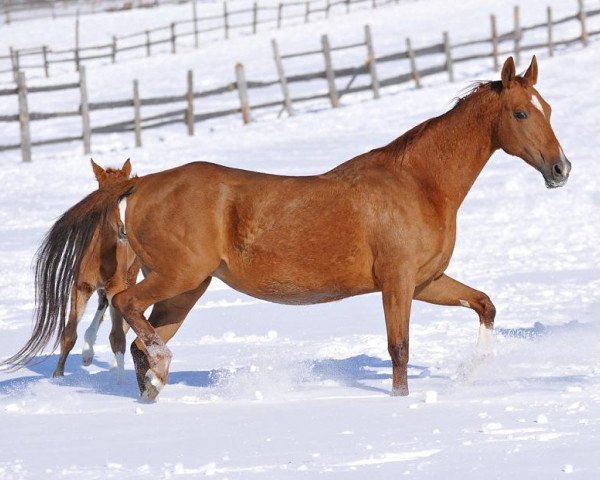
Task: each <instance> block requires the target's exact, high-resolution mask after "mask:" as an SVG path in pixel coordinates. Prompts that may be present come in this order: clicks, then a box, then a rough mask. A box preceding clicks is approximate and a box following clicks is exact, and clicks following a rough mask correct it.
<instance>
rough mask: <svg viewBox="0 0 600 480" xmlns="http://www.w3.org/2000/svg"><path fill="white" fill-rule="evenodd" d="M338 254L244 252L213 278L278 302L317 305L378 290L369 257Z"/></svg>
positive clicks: (365, 255) (353, 253)
mask: <svg viewBox="0 0 600 480" xmlns="http://www.w3.org/2000/svg"><path fill="white" fill-rule="evenodd" d="M357 253H358V252H356V251H354V252H338V253H337V255H336V256H334V257H331V256H329V257H325V258H324V257H323V256H321V257H320V258H318V259H317V258H315V257H314V255H312V252H310V251H304V252H286V253H281V254H278V253H277V252H273V251H271V252H269V253H266V252H265V253H264V254H263V253H261V252H258V251H257V252H243V253H240V254H238V255H235V256H234V257H233V258H229V259H228V260H227V262H223V263H222V264H221V266H220V267H219V268H218V269H217V271H216V272H215V273H214V276H216V277H217V278H219V279H221V280H223V281H224V282H225V283H227V284H228V285H230V286H231V287H232V288H235V289H236V290H239V291H241V292H243V293H246V294H248V295H251V296H253V297H257V298H261V299H264V300H268V301H271V302H276V303H286V304H303V305H306V304H314V303H323V302H331V301H334V300H339V299H342V298H346V297H350V296H353V295H359V294H362V293H369V292H373V291H375V290H376V289H377V287H376V285H375V283H374V279H373V275H372V262H371V260H370V256H369V255H368V254H367V253H366V252H363V253H362V254H358V255H357Z"/></svg>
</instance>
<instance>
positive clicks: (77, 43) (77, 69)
mask: <svg viewBox="0 0 600 480" xmlns="http://www.w3.org/2000/svg"><path fill="white" fill-rule="evenodd" d="M74 59H75V71H76V72H78V71H79V10H77V13H76V15H75V52H74Z"/></svg>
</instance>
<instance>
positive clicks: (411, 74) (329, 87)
mask: <svg viewBox="0 0 600 480" xmlns="http://www.w3.org/2000/svg"><path fill="white" fill-rule="evenodd" d="M582 12H583V13H582ZM598 15H600V9H596V10H587V11H585V10H584V9H583V10H580V11H579V13H578V14H577V15H571V16H569V17H565V18H569V21H575V22H580V23H581V22H582V19H583V18H585V19H586V20H584V21H587V20H589V19H590V18H591V17H594V16H598ZM519 20H520V19H519V18H518V14H517V15H515V28H514V29H513V30H512V31H509V32H506V33H503V34H499V33H498V31H497V27H496V24H495V19H494V17H493V16H492V18H491V24H490V25H491V35H490V37H489V38H487V39H473V40H472V41H470V42H460V43H455V44H452V43H451V41H450V37H449V35H448V33H447V32H444V33H443V35H442V36H441V37H442V42H441V43H436V44H434V45H429V46H420V47H418V48H414V47H413V43H412V42H411V40H410V39H406V45H405V49H404V50H401V51H397V52H393V53H387V54H385V55H380V56H377V55H376V53H375V52H376V49H375V43H374V40H373V37H372V34H371V31H370V28H369V27H368V26H366V27H365V29H364V40H362V41H361V42H355V43H351V44H346V45H336V44H332V43H331V42H330V40H329V37H328V36H327V35H324V36H323V37H322V38H321V48H320V49H318V50H308V51H302V52H291V53H287V54H282V53H281V51H280V48H279V45H278V44H277V42H276V41H275V40H273V41H272V49H273V59H274V61H275V66H276V71H277V78H275V79H268V80H264V81H253V80H248V79H246V75H245V71H244V66H243V65H241V64H238V65H236V67H235V81H233V82H231V83H228V84H226V85H222V86H219V87H216V88H212V89H210V90H203V91H194V81H193V74H192V72H191V71H190V72H188V73H187V77H186V81H185V82H182V85H183V84H185V86H186V88H185V91H184V93H182V94H178V95H169V96H161V97H146V98H144V97H143V96H142V95H140V83H139V82H138V81H137V80H135V81H134V84H133V97H132V98H130V99H121V100H114V101H103V102H90V101H89V100H88V91H87V85H86V70H85V66H84V65H81V66H80V70H79V81H78V82H77V83H69V84H64V85H47V86H35V87H29V88H28V87H27V84H26V81H25V74H24V73H23V72H21V71H19V72H18V75H17V80H18V82H17V87H16V88H5V89H0V97H2V96H17V99H18V105H19V111H18V113H17V114H12V115H0V122H5V123H6V122H8V123H14V122H18V123H19V129H20V136H21V140H20V143H19V144H10V145H0V151H4V150H11V149H21V152H22V159H23V161H25V162H27V161H31V149H32V147H37V146H41V145H49V144H54V143H61V142H68V141H82V142H83V146H84V152H85V153H89V152H90V151H91V148H92V147H91V142H92V138H93V136H94V135H99V134H107V133H123V132H133V133H134V139H135V145H136V146H141V145H142V133H143V131H144V130H147V129H153V128H159V127H164V126H167V125H173V124H181V125H183V126H184V127H185V128H186V130H187V133H188V134H189V135H194V134H195V124H196V123H198V122H204V121H207V120H210V119H215V118H219V117H225V116H230V115H240V117H241V119H242V121H243V122H244V124H246V123H250V122H251V121H252V112H254V111H256V110H262V109H279V115H281V113H283V112H284V111H285V112H287V113H288V115H293V114H294V113H295V109H294V106H295V105H297V104H299V103H302V102H308V101H312V102H314V101H316V100H323V101H326V100H328V101H329V104H330V105H331V106H332V107H333V108H336V107H337V106H339V104H340V99H341V98H342V97H344V96H345V95H348V94H352V93H358V92H368V91H370V92H372V94H373V96H374V97H375V98H377V97H378V96H379V95H380V94H381V89H382V88H385V87H388V86H394V85H398V84H401V83H407V82H414V84H415V87H416V88H420V87H421V85H422V81H423V79H424V78H425V77H428V76H431V75H436V74H440V73H446V74H447V75H448V79H449V80H450V81H453V79H454V70H455V67H456V65H457V64H460V63H463V62H467V61H472V60H477V59H485V60H489V61H490V66H492V67H493V68H495V69H498V67H499V61H498V59H499V57H502V56H505V55H508V54H514V53H515V49H518V51H519V52H520V53H524V52H528V51H531V50H543V51H548V52H549V54H553V52H555V50H556V48H557V47H558V46H568V45H571V44H573V43H575V42H577V43H580V44H582V45H583V46H586V45H587V44H588V43H589V41H590V38H592V37H594V36H600V30H596V31H589V29H588V28H581V29H580V30H579V34H578V35H577V36H576V37H572V38H556V34H555V32H554V29H553V27H555V26H556V25H558V24H563V23H565V21H564V18H561V19H556V20H554V19H553V16H552V11H551V9H550V8H548V10H547V22H546V23H540V24H537V25H535V28H533V27H532V26H527V27H525V26H523V27H522V26H521V25H520V21H519ZM517 22H518V23H517ZM586 26H587V25H586ZM534 30H542V32H544V31H546V32H547V35H546V41H545V42H540V41H539V40H538V41H537V42H536V43H525V42H524V41H523V40H524V35H523V32H531V31H534ZM517 34H519V41H518V43H516V42H515V38H516V36H517ZM472 46H481V48H483V49H484V52H483V53H473V52H469V53H467V54H462V55H461V50H462V49H463V48H465V47H472ZM343 50H352V51H355V50H356V51H357V52H360V51H361V50H362V52H363V53H362V54H364V58H365V60H364V61H362V62H360V63H358V64H357V65H355V66H353V67H340V68H336V67H335V62H334V59H333V56H332V52H339V51H343ZM308 55H312V56H316V55H319V56H321V57H322V59H323V70H319V71H312V72H310V71H309V72H302V73H296V74H294V75H286V72H285V62H287V61H289V60H290V59H293V58H300V57H303V56H308ZM424 58H427V59H428V60H427V63H428V66H427V67H423V66H419V63H421V62H422V61H423V60H422V59H424ZM436 60H437V61H438V62H439V63H435V61H436ZM388 63H389V64H393V65H394V70H396V71H398V73H397V74H394V75H392V76H389V77H387V78H380V75H379V74H378V71H377V66H383V65H385V64H388ZM396 64H398V68H397V67H396V66H395V65H396ZM400 68H402V69H404V71H399V70H400ZM386 70H387V71H389V70H390V68H389V67H388V68H386ZM360 76H365V77H366V78H367V80H368V83H366V84H365V82H363V84H362V85H354V82H355V80H356V79H357V78H358V77H360ZM313 81H318V82H317V83H318V91H317V92H315V93H312V94H306V92H304V93H303V94H302V95H300V96H295V95H294V94H293V87H294V84H298V83H304V84H305V87H306V86H308V84H306V82H313ZM340 83H341V84H343V85H344V86H343V87H341V88H340ZM275 86H279V87H280V92H281V94H280V95H278V98H276V99H273V100H268V101H262V102H261V103H252V101H251V96H252V92H253V91H254V90H259V89H263V90H264V89H268V88H270V87H275ZM64 90H78V91H79V97H80V102H79V108H78V109H77V110H72V111H64V112H30V111H29V108H28V95H29V94H34V93H38V94H44V95H46V94H51V93H53V92H61V91H64ZM232 94H233V96H232ZM223 95H229V98H228V99H227V100H226V99H225V98H224V97H223ZM235 97H237V100H236V98H235ZM207 98H211V99H215V100H216V101H217V102H220V103H221V104H223V103H224V101H226V102H227V103H229V104H230V106H229V107H227V108H221V109H217V110H213V111H205V110H202V109H198V108H197V106H196V105H195V104H194V102H195V100H196V99H207ZM236 101H237V105H236V106H233V105H235V103H236ZM202 103H203V104H205V103H206V102H205V101H203V102H202ZM160 105H165V106H168V105H176V106H174V107H173V109H171V110H169V111H166V112H161V113H153V114H152V115H143V110H144V108H146V107H155V106H160ZM113 109H131V110H132V112H133V117H132V118H131V119H128V120H121V121H116V122H112V123H109V124H105V125H101V126H92V125H91V121H90V112H98V111H106V110H113ZM275 111H277V110H275ZM63 117H81V128H82V133H81V135H75V136H73V135H72V136H68V137H62V138H54V139H46V140H32V139H31V132H30V123H31V122H38V121H43V120H51V119H59V118H63Z"/></svg>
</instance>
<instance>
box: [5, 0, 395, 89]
mask: <svg viewBox="0 0 600 480" xmlns="http://www.w3.org/2000/svg"><path fill="white" fill-rule="evenodd" d="M196 1H197V0H191V4H192V18H191V19H190V20H180V21H177V22H171V23H169V25H166V26H163V27H155V28H152V29H146V30H143V31H140V32H135V33H130V34H126V35H119V36H113V37H112V40H111V41H110V42H108V43H104V44H97V45H88V46H81V45H80V41H79V38H80V37H79V17H78V16H77V17H76V19H75V46H74V48H71V49H53V48H51V47H49V46H48V45H41V46H39V47H35V48H27V49H14V48H12V47H9V54H8V55H0V74H5V75H6V74H11V75H12V77H13V79H16V72H18V71H19V70H22V71H35V72H36V73H38V74H39V73H40V72H43V75H44V76H45V77H49V76H50V74H51V73H52V70H51V67H52V66H53V65H62V64H65V63H71V64H73V65H74V69H75V71H78V68H79V65H81V64H83V63H86V62H90V61H93V60H106V62H107V63H116V62H117V60H120V59H122V54H123V53H125V52H135V53H138V54H139V55H138V56H137V57H136V58H139V57H150V56H152V55H153V54H156V53H166V52H165V51H164V50H160V51H158V50H156V48H154V47H157V46H160V45H165V44H168V45H170V47H169V51H170V53H171V54H176V53H177V51H178V46H179V45H181V41H182V40H183V39H187V38H193V47H194V48H200V47H201V45H202V38H203V36H204V34H210V33H213V32H219V31H222V35H223V38H225V39H227V38H229V37H230V34H231V32H232V31H234V30H235V31H238V30H239V31H241V33H244V34H256V33H257V32H258V26H259V25H269V26H270V28H273V27H276V28H278V29H279V28H282V27H283V26H284V24H290V23H292V21H294V20H295V19H300V18H301V19H302V21H303V22H307V21H310V20H319V19H321V18H323V15H325V14H327V15H328V14H329V13H328V12H329V11H330V10H331V9H333V8H334V7H339V8H337V10H339V11H340V13H342V6H343V7H344V10H343V11H344V12H348V11H349V7H350V5H360V4H363V3H366V4H367V5H368V6H370V7H371V8H375V7H374V6H373V4H372V3H369V0H337V1H332V2H329V3H328V5H329V7H328V8H325V7H324V8H312V9H310V14H309V15H308V16H306V15H305V13H297V12H294V11H293V10H294V9H295V10H297V9H298V7H302V6H303V5H305V4H306V5H312V4H324V2H325V1H327V0H308V1H307V2H298V1H296V2H287V3H279V4H278V6H276V7H274V8H273V7H270V6H261V5H259V4H254V5H255V7H253V8H244V9H238V10H230V9H229V8H228V4H227V1H225V2H224V3H223V13H222V14H221V15H206V16H201V17H198V14H197V7H196ZM398 2H399V0H380V2H379V3H378V4H377V5H378V6H381V5H384V4H397V3H398ZM273 10H276V12H277V16H276V17H275V16H273V15H272V14H271V13H272V11H273ZM261 12H262V16H261ZM265 13H266V14H269V15H268V16H266V15H265ZM321 14H323V15H321ZM240 16H242V17H244V18H245V20H238V21H236V18H238V17H240ZM246 17H247V18H246ZM215 22H216V23H215ZM203 24H204V25H205V26H204V27H203V26H202V25H203ZM189 46H191V45H189ZM24 57H35V58H36V59H37V60H36V61H35V62H33V63H31V62H29V63H23V62H22V59H23V58H24ZM128 58H129V59H130V58H132V57H131V56H128Z"/></svg>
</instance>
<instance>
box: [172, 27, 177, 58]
mask: <svg viewBox="0 0 600 480" xmlns="http://www.w3.org/2000/svg"><path fill="white" fill-rule="evenodd" d="M176 40H177V36H176V35H175V23H171V53H172V54H176V53H177V43H176Z"/></svg>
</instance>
